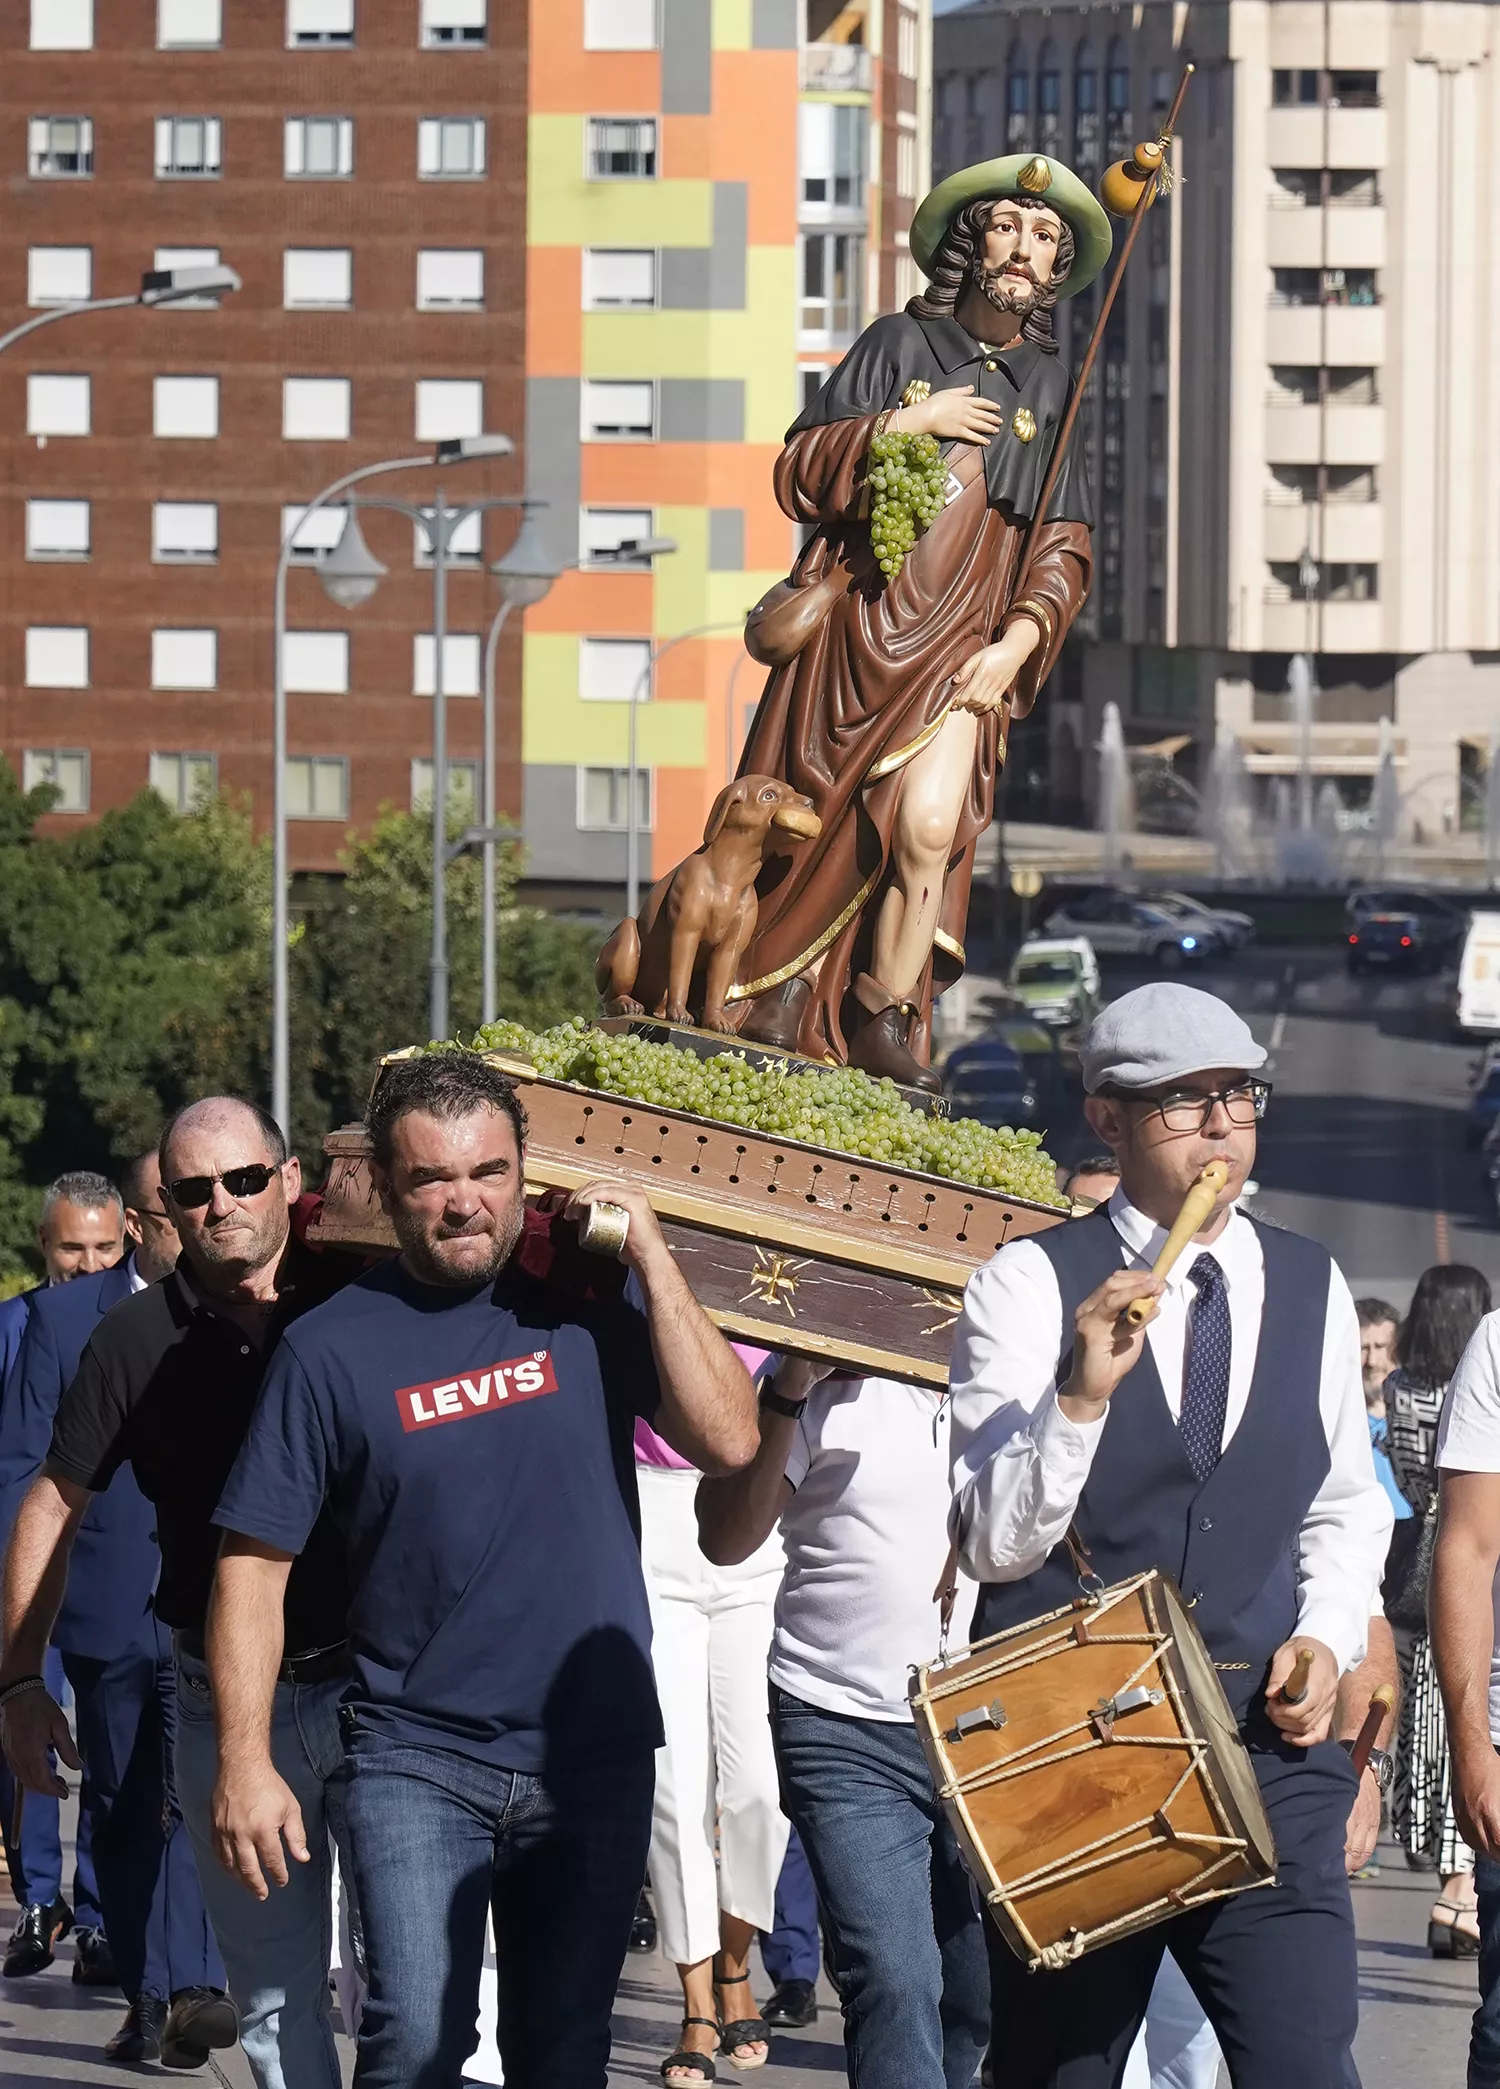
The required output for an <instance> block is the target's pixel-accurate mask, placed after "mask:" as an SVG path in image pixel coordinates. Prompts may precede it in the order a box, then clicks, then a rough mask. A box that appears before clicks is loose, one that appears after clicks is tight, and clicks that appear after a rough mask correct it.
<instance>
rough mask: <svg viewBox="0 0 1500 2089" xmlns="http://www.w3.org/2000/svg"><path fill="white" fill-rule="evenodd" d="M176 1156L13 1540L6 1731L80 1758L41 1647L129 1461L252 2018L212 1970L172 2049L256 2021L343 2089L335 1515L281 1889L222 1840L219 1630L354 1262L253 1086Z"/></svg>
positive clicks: (321, 1575)
mask: <svg viewBox="0 0 1500 2089" xmlns="http://www.w3.org/2000/svg"><path fill="white" fill-rule="evenodd" d="M160 1166H161V1174H162V1183H163V1189H164V1193H165V1197H166V1208H167V1211H168V1212H169V1214H170V1216H171V1218H172V1220H173V1222H174V1224H175V1227H176V1231H177V1234H178V1236H179V1238H180V1240H181V1244H182V1253H181V1256H180V1258H179V1259H178V1261H177V1263H176V1266H175V1268H173V1269H172V1270H171V1271H170V1272H169V1274H168V1275H167V1276H166V1277H165V1278H164V1279H163V1281H162V1282H161V1283H159V1284H153V1285H151V1286H150V1287H149V1288H148V1289H146V1290H143V1291H140V1292H138V1293H137V1294H136V1295H135V1296H134V1297H132V1298H128V1299H125V1300H123V1301H122V1302H121V1303H120V1304H119V1305H117V1306H116V1307H115V1308H114V1310H113V1311H112V1312H110V1313H108V1314H106V1315H105V1317H104V1318H103V1319H102V1320H101V1321H100V1322H99V1325H98V1327H97V1328H96V1329H95V1331H94V1333H93V1335H92V1336H91V1338H90V1340H89V1342H88V1345H87V1347H86V1348H85V1349H84V1352H83V1356H82V1358H81V1360H80V1362H79V1366H78V1370H77V1373H76V1375H75V1376H74V1378H73V1380H72V1383H71V1384H70V1385H69V1387H68V1389H67V1391H66V1392H65V1393H64V1394H63V1396H62V1399H61V1401H60V1402H59V1404H58V1409H57V1416H56V1420H55V1423H54V1426H53V1430H52V1441H51V1446H50V1449H49V1451H48V1454H47V1461H46V1464H45V1465H44V1466H43V1468H42V1471H41V1473H40V1474H39V1476H38V1478H37V1479H36V1480H35V1482H34V1483H33V1485H32V1487H31V1489H30V1491H29V1493H28V1494H27V1496H26V1500H25V1502H24V1504H23V1505H22V1508H21V1512H20V1515H19V1517H18V1519H17V1522H16V1528H15V1532H14V1535H13V1537H12V1540H11V1546H10V1550H9V1553H8V1555H7V1558H6V1565H5V1592H4V1656H3V1660H0V1706H3V1720H4V1738H5V1749H6V1754H7V1756H8V1757H9V1759H10V1762H11V1764H12V1767H13V1768H14V1770H15V1773H16V1775H17V1776H18V1777H19V1778H20V1779H21V1781H22V1782H23V1783H25V1784H26V1785H27V1786H28V1787H29V1788H30V1789H32V1790H34V1791H42V1792H47V1791H50V1792H60V1791H61V1790H62V1789H63V1787H62V1784H61V1780H60V1779H59V1778H57V1777H56V1776H55V1775H54V1774H53V1772H52V1770H51V1768H50V1766H49V1763H48V1750H49V1748H55V1749H56V1750H57V1753H58V1754H59V1755H60V1756H61V1757H62V1759H63V1761H64V1762H65V1763H72V1764H73V1766H74V1767H75V1768H76V1766H77V1763H76V1757H75V1755H74V1753H73V1749H72V1743H71V1740H70V1739H69V1738H68V1731H67V1723H66V1721H65V1720H64V1718H63V1715H62V1712H61V1710H60V1709H59V1708H58V1706H57V1705H56V1704H55V1703H54V1701H53V1699H52V1698H51V1696H50V1695H49V1694H48V1692H47V1691H46V1690H45V1688H44V1687H43V1686H42V1683H41V1678H40V1669H41V1654H42V1651H43V1649H44V1648H45V1646H46V1643H47V1637H48V1633H49V1631H50V1628H51V1624H52V1620H53V1618H54V1617H55V1615H56V1613H57V1608H58V1604H59V1601H60V1599H61V1597H62V1593H63V1588H64V1584H65V1581H66V1578H67V1566H68V1556H69V1552H70V1550H71V1548H72V1545H73V1540H74V1537H75V1535H76V1533H77V1530H78V1528H79V1525H80V1523H81V1522H82V1520H83V1518H84V1515H85V1514H86V1512H87V1510H88V1507H89V1504H90V1502H91V1501H92V1500H93V1498H94V1496H95V1494H97V1493H98V1492H100V1491H102V1490H103V1489H104V1488H106V1487H108V1486H109V1484H110V1482H111V1480H112V1479H113V1478H114V1475H115V1474H116V1473H117V1472H118V1471H119V1469H120V1468H121V1466H122V1465H127V1464H128V1465H129V1467H130V1468H131V1471H132V1472H133V1474H134V1477H135V1480H136V1483H137V1485H138V1486H139V1487H140V1490H141V1492H142V1493H143V1494H144V1495H145V1496H146V1497H147V1499H148V1500H149V1501H150V1502H151V1503H152V1504H153V1506H154V1508H155V1511H156V1519H155V1520H156V1528H157V1532H158V1535H159V1538H160V1544H161V1574H160V1580H159V1582H158V1585H157V1591H156V1600H155V1614H156V1617H157V1618H158V1619H160V1620H161V1622H162V1623H163V1624H164V1625H166V1626H168V1627H170V1628H171V1630H172V1634H173V1638H174V1642H175V1654H176V1669H177V1740H176V1750H175V1767H176V1775H177V1786H178V1795H179V1799H180V1802H181V1807H182V1812H183V1815H184V1818H185V1820H186V1822H187V1825H188V1829H189V1831H190V1834H191V1837H192V1843H193V1848H194V1850H195V1852H196V1856H197V1868H198V1874H199V1879H200V1882H201V1885H202V1890H203V1897H204V1900H205V1901H206V1903H207V1905H208V1911H209V1915H210V1918H211V1920H212V1922H213V1927H214V1932H215V1935H216V1937H217V1940H218V1944H219V1949H220V1951H221V1952H222V1953H223V1957H224V1963H225V1965H226V1966H227V1968H228V1973H229V1984H230V1990H231V1992H232V1994H233V1996H234V2002H235V2003H237V2004H238V2005H239V2010H240V2013H241V2016H242V2019H243V2022H242V2025H241V2024H240V2023H239V2022H238V2021H237V2019H236V2011H235V2007H234V2004H233V2003H231V2002H230V2000H229V1998H228V1997H227V1996H225V1995H223V1994H219V1993H216V1992H215V1991H214V1990H213V1988H212V1987H209V1986H201V1987H200V1986H195V1987H193V1988H190V1989H188V1990H187V1991H186V1992H185V1993H183V1994H180V1995H178V1996H176V1997H174V1999H173V2007H172V2011H171V2014H170V2016H169V2018H168V2020H167V2023H166V2025H165V2026H164V2027H163V2031H162V2038H161V2048H162V2058H163V2060H164V2061H165V2062H166V2064H168V2065H169V2066H170V2065H175V2066H195V2065H202V2064H203V2062H204V2061H205V2060H206V2059H207V2058H208V2055H209V2052H210V2050H211V2049H212V2048H215V2047H222V2046H228V2045H232V2044H233V2043H234V2042H235V2038H236V2036H237V2035H242V2039H243V2044H244V2048H245V2054H246V2058H247V2059H248V2061H249V2063H250V2068H251V2072H252V2073H253V2075H254V2076H255V2079H256V2081H257V2083H258V2084H259V2085H260V2089H338V2085H339V2080H340V2077H339V2066H338V2057H337V2053H336V2050H335V2047H334V2041H333V2033H332V2030H331V2027H330V2025H329V2021H328V1985H327V1983H328V1921H329V1913H328V1911H329V1900H330V1891H331V1882H332V1874H331V1858H330V1855H329V1826H330V1820H331V1818H335V1819H336V1800H331V1795H330V1793H329V1791H328V1785H329V1783H330V1780H332V1779H333V1777H334V1775H335V1773H336V1772H337V1771H338V1769H339V1767H340V1765H341V1761H342V1749H341V1746H340V1742H339V1734H338V1723H337V1705H338V1700H339V1697H340V1696H341V1694H342V1692H343V1689H344V1686H345V1684H346V1682H347V1680H348V1658H347V1653H346V1647H345V1641H346V1635H347V1629H348V1608H349V1586H348V1577H347V1574H346V1571H345V1567H344V1558H343V1550H342V1547H341V1545H340V1543H339V1539H338V1536H337V1533H336V1532H335V1531H334V1530H333V1529H332V1526H331V1525H329V1524H328V1523H327V1522H326V1519H325V1520H324V1521H321V1522H320V1523H319V1525H318V1527H317V1528H316V1529H315V1530H314V1531H313V1532H312V1534H311V1536H310V1538H309V1542H308V1545H307V1548H306V1550H305V1551H304V1553H303V1555H302V1557H301V1559H300V1560H299V1561H298V1563H297V1566H296V1569H295V1571H294V1572H293V1574H292V1575H291V1577H290V1579H289V1581H288V1584H287V1589H286V1602H285V1654H284V1656H283V1659H282V1662H281V1664H280V1668H279V1670H278V1678H277V1684H276V1689H275V1705H274V1711H273V1725H272V1748H273V1752H274V1755H275V1760H276V1763H277V1767H278V1772H279V1774H280V1776H281V1777H283V1778H284V1779H285V1780H286V1782H287V1783H288V1784H289V1785H290V1786H291V1788H292V1789H293V1790H294V1791H295V1792H296V1793H297V1795H298V1801H299V1804H300V1805H301V1808H302V1817H303V1820H304V1822H305V1824H306V1828H307V1835H308V1842H309V1851H310V1861H309V1862H308V1863H307V1864H305V1865H301V1866H298V1867H296V1874H295V1877H294V1880H293V1883H292V1885H291V1886H290V1887H289V1888H288V1890H287V1892H285V1893H284V1894H282V1895H280V1896H278V1899H277V1901H276V1903H274V1904H273V1905H270V1906H267V1905H263V1904H262V1903H259V1902H257V1901H254V1900H252V1899H251V1898H250V1896H249V1895H248V1894H246V1893H244V1892H242V1891H241V1889H240V1888H239V1887H238V1886H237V1885H236V1884H235V1883H234V1882H233V1881H232V1880H231V1879H230V1878H229V1877H228V1876H227V1874H225V1873H224V1872H223V1871H221V1870H220V1868H219V1866H218V1864H217V1863H216V1862H215V1859H214V1850H213V1830H212V1823H211V1818H210V1815H211V1807H212V1796H213V1788H214V1782H215V1778H216V1775H217V1754H218V1751H217V1743H216V1736H215V1730H214V1715H213V1703H212V1698H211V1695H210V1689H209V1683H208V1671H207V1667H206V1664H205V1660H204V1643H203V1633H204V1625H205V1620H206V1616H207V1610H208V1598H209V1592H210V1589H211V1586H212V1582H213V1571H214V1560H215V1557H216V1556H217V1553H218V1549H219V1534H218V1531H217V1530H216V1529H215V1528H214V1525H213V1522H212V1518H213V1513H214V1510H215V1508H216V1506H217V1504H218V1499H219V1495H220V1492H221V1491H222V1488H223V1485H224V1482H225V1480H226V1478H227V1477H228V1474H229V1470H230V1467H231V1466H232V1465H233V1463H234V1460H235V1457H236V1454H237V1453H238V1451H239V1447H240V1444H241V1442H242V1441H243V1439H244V1436H245V1432H246V1430H247V1428H248V1426H249V1422H250V1416H251V1413H252V1411H253V1409H254V1407H255V1403H256V1400H257V1397H258V1396H259V1392H260V1386H261V1379H262V1377H263V1375H264V1371H265V1365H266V1360H267V1358H268V1357H269V1355H270V1353H271V1351H272V1349H274V1347H275V1346H276V1343H277V1341H278V1339H279V1338H280V1335H281V1332H282V1330H283V1329H284V1328H285V1327H286V1326H287V1325H288V1324H289V1323H290V1322H291V1321H293V1320H295V1319H296V1318H297V1317H298V1316H299V1315H300V1314H302V1313H305V1312H306V1311H307V1310H308V1309H309V1308H310V1307H312V1306H315V1305H318V1304H320V1303H322V1302H323V1301H324V1300H325V1299H326V1298H328V1297H329V1296H330V1295H331V1294H332V1292H333V1291H335V1290H337V1289H338V1288H339V1286H340V1284H341V1283H342V1282H344V1281H345V1280H346V1279H347V1278H348V1277H349V1276H350V1275H352V1274H354V1271H355V1265H353V1264H352V1263H351V1262H350V1261H349V1260H348V1259H347V1258H341V1257H337V1256H332V1255H320V1254H317V1253H314V1252H313V1251H312V1250H310V1249H308V1248H306V1247H305V1246H303V1245H302V1244H301V1243H300V1242H299V1241H298V1240H297V1239H295V1238H294V1237H293V1235H292V1232H291V1207H292V1205H293V1204H294V1203H295V1201H296V1198H297V1196H298V1194H299V1192H300V1189H301V1171H300V1169H299V1166H298V1163H297V1162H296V1161H295V1160H294V1159H291V1158H289V1157H288V1155H287V1150H286V1145H285V1142H284V1140H283V1139H282V1136H281V1133H280V1131H279V1129H278V1128H277V1126H276V1124H275V1122H274V1121H273V1120H272V1119H271V1118H270V1117H268V1116H267V1115H266V1113H265V1112H264V1111H263V1110H260V1109H258V1108H256V1107H255V1105H253V1104H251V1103H246V1102H241V1101H239V1100H238V1099H237V1098H235V1097H232V1096H213V1097H208V1098H206V1099H205V1100H203V1101H201V1102H196V1103H192V1104H189V1106H188V1107H187V1108H186V1109H185V1110H182V1111H180V1112H179V1113H178V1115H177V1116H176V1117H174V1118H173V1119H172V1121H171V1123H170V1124H169V1125H168V1126H167V1128H166V1130H165V1131H164V1132H163V1134H162V1140H161V1147H160Z"/></svg>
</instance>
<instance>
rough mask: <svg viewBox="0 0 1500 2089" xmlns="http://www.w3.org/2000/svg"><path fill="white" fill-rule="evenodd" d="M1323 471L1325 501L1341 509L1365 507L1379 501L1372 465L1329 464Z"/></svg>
mask: <svg viewBox="0 0 1500 2089" xmlns="http://www.w3.org/2000/svg"><path fill="white" fill-rule="evenodd" d="M1323 469H1324V489H1323V498H1324V499H1325V500H1327V501H1329V502H1332V503H1335V504H1337V505H1339V506H1341V507H1348V506H1351V505H1353V506H1359V507H1367V506H1368V505H1369V504H1370V503H1371V502H1372V501H1376V500H1379V498H1380V492H1379V488H1378V485H1377V482H1376V477H1375V467H1374V465H1373V464H1329V465H1325V466H1324V468H1323Z"/></svg>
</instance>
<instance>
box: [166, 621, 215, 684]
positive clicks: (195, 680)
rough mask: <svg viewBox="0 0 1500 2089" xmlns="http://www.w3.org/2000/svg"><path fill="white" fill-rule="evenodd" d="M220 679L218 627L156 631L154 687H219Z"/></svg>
mask: <svg viewBox="0 0 1500 2089" xmlns="http://www.w3.org/2000/svg"><path fill="white" fill-rule="evenodd" d="M218 682H219V634H218V632H217V631H153V632H152V634H151V687H152V688H153V689H215V688H217V687H218Z"/></svg>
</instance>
